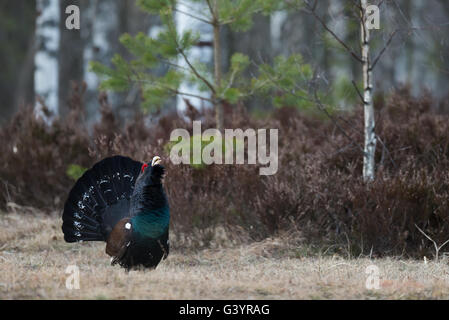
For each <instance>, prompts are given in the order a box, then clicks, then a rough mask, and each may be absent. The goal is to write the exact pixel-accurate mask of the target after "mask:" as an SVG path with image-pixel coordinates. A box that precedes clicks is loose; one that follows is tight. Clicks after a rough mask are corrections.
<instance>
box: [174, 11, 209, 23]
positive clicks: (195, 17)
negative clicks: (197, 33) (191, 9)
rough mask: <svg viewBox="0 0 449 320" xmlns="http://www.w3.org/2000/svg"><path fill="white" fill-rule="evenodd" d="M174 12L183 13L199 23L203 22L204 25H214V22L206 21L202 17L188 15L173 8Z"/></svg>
mask: <svg viewBox="0 0 449 320" xmlns="http://www.w3.org/2000/svg"><path fill="white" fill-rule="evenodd" d="M173 11H177V12H179V13H182V14H184V15H186V16H188V17H191V18H193V19H196V20H198V21H201V22H204V23H207V24H212V22H210V21H209V20H206V19H203V18H201V17H198V16H195V15H193V14H191V13H188V12H185V11H182V10H179V9H178V8H173Z"/></svg>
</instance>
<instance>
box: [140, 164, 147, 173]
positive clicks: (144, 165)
mask: <svg viewBox="0 0 449 320" xmlns="http://www.w3.org/2000/svg"><path fill="white" fill-rule="evenodd" d="M146 167H148V164H146V163H144V164H143V165H142V169H141V171H142V173H143V172H144V171H145V168H146Z"/></svg>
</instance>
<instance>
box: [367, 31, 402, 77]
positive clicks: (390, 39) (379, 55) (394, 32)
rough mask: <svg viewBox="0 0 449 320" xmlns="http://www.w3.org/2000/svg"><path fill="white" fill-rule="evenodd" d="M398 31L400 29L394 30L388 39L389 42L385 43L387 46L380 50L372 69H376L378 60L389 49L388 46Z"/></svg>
mask: <svg viewBox="0 0 449 320" xmlns="http://www.w3.org/2000/svg"><path fill="white" fill-rule="evenodd" d="M397 32H398V30H397V29H396V30H394V31H393V32H392V33H391V34H390V38H389V39H388V41H387V43H386V44H385V46H384V47H383V48H382V50H381V51H380V52H379V54H378V55H377V57H376V59H374V62H373V64H372V65H371V71H372V70H373V69H374V67H375V66H376V64H377V62H378V61H379V59H380V57H382V55H383V54H384V53H385V51H386V50H387V48H388V46H389V45H390V43H391V41H392V40H393V38H394V36H395V35H396V33H397Z"/></svg>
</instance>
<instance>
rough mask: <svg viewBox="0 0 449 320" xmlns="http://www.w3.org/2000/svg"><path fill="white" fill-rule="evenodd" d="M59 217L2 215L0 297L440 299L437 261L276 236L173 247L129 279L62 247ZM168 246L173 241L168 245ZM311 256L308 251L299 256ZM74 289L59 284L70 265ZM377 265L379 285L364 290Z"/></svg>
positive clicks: (90, 250)
mask: <svg viewBox="0 0 449 320" xmlns="http://www.w3.org/2000/svg"><path fill="white" fill-rule="evenodd" d="M60 223H61V221H60V218H59V217H58V216H57V215H56V214H54V215H52V216H48V215H42V214H34V215H20V214H18V213H10V214H0V230H1V232H0V299H446V298H448V297H449V278H448V272H449V268H448V266H447V262H446V258H443V259H440V262H438V263H435V262H432V261H430V262H428V263H427V264H425V263H424V262H422V261H413V260H401V259H393V258H386V259H376V260H370V259H368V258H358V259H343V258H341V257H336V256H333V257H332V256H323V255H320V254H314V255H310V252H309V251H308V250H307V249H305V247H304V248H298V247H293V246H291V245H289V244H288V242H286V241H283V240H281V239H270V240H266V241H264V242H261V243H254V244H250V245H241V246H235V247H233V248H221V249H209V250H202V251H199V252H196V253H195V252H189V253H186V252H182V251H181V250H180V249H178V250H173V252H171V254H170V256H169V258H168V259H167V260H165V261H164V262H162V263H161V264H160V265H159V267H158V268H157V269H156V270H154V271H132V272H130V273H129V274H127V273H126V272H125V271H124V270H123V269H120V268H119V267H112V266H110V265H109V259H108V257H107V256H106V254H105V253H104V244H103V243H83V244H67V243H65V242H64V240H63V238H62V233H61V231H60ZM172 241H173V240H172ZM305 252H309V253H305ZM72 264H76V265H77V266H78V267H79V268H80V286H81V288H80V289H79V290H68V289H66V287H65V282H66V278H67V277H68V274H66V273H65V270H66V267H67V266H68V265H72ZM371 264H375V265H376V266H378V268H379V270H380V272H381V274H380V278H381V280H380V284H381V288H380V289H378V290H367V289H366V287H365V282H366V278H367V274H365V269H366V267H367V266H369V265H371Z"/></svg>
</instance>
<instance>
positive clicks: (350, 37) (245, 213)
mask: <svg viewBox="0 0 449 320" xmlns="http://www.w3.org/2000/svg"><path fill="white" fill-rule="evenodd" d="M184 2H185V3H189V2H190V1H187V0H184ZM69 4H75V5H78V6H79V7H80V9H81V29H80V31H73V30H67V29H66V28H65V17H66V14H65V12H64V11H65V8H66V7H67V6H68V5H69ZM351 6H352V1H342V0H335V1H319V4H318V8H317V11H318V12H319V14H320V16H321V17H323V19H324V21H325V22H326V23H327V24H328V25H329V26H330V27H332V29H333V30H335V32H336V33H337V34H338V35H339V36H340V38H341V39H343V40H344V41H345V42H346V43H349V44H351V45H352V46H353V47H354V48H357V47H358V44H359V42H360V28H359V26H358V24H357V22H355V23H354V20H353V19H351V18H350V16H351V10H352V9H353V8H352V7H351ZM160 25H161V21H160V18H159V17H158V16H157V15H149V14H148V13H144V12H142V11H141V10H140V9H139V8H138V7H137V6H136V3H135V1H133V0H121V1H118V0H95V1H82V0H73V1H69V0H40V1H31V0H30V1H28V0H27V1H7V0H1V1H0V61H2V71H1V73H0V98H1V99H0V100H1V107H0V108H1V109H0V124H1V129H0V141H1V145H0V160H1V161H0V163H1V164H0V207H1V208H2V209H3V210H11V209H12V208H16V206H21V207H25V208H26V207H28V208H29V209H30V208H39V209H40V210H44V211H45V212H52V211H55V210H56V211H57V212H60V211H61V208H62V206H63V203H64V201H65V198H66V196H67V194H68V191H69V190H70V188H71V186H72V185H73V183H74V177H76V176H78V175H79V172H82V170H83V169H84V168H88V167H90V166H91V165H93V163H95V161H97V160H99V159H101V158H103V157H106V156H109V155H113V154H124V155H127V156H130V157H133V158H136V159H139V160H144V159H146V158H147V157H148V154H150V155H153V154H156V153H157V154H161V155H163V156H165V157H166V158H167V157H168V153H167V147H166V145H167V141H168V138H169V134H170V132H171V130H173V129H175V128H187V129H189V130H190V129H191V121H190V120H195V119H201V120H202V121H203V129H205V128H207V127H213V126H214V117H213V110H211V109H208V108H201V105H199V104H198V103H195V101H191V100H189V101H186V100H183V99H179V98H178V99H176V98H173V99H171V100H168V101H167V102H166V104H165V105H164V108H162V109H159V110H157V111H155V112H149V113H148V112H147V113H143V112H142V108H141V101H140V100H141V97H140V95H139V90H138V89H136V88H133V89H131V90H129V91H127V92H125V93H114V92H107V93H105V92H100V90H99V89H98V86H99V83H100V82H99V79H98V78H97V76H96V75H95V74H94V73H92V72H91V71H89V62H90V61H92V60H95V61H99V62H101V63H103V64H105V65H110V61H111V58H112V57H113V55H114V54H115V53H120V54H121V55H122V56H124V57H125V58H126V57H129V52H128V51H127V50H125V48H124V47H123V46H122V45H121V44H120V43H119V40H118V39H119V37H120V35H122V34H123V33H125V32H128V33H130V34H136V33H137V32H139V31H142V32H144V33H145V34H149V35H151V34H154V33H157V31H158V28H159V27H160ZM186 25H187V26H191V24H190V22H189V21H186V20H185V19H183V18H182V14H181V18H179V19H178V20H177V27H179V28H185V27H186ZM198 28H203V27H202V26H198ZM395 29H398V30H400V31H399V32H398V34H397V36H396V37H395V38H394V39H393V41H392V42H391V44H390V45H389V46H388V49H387V50H386V52H385V54H384V55H383V57H382V59H381V60H380V62H379V64H378V66H377V67H376V68H377V69H376V71H375V73H374V86H375V99H374V106H375V112H376V123H377V125H376V133H377V135H378V136H379V137H380V138H381V141H382V142H381V143H379V144H378V147H377V151H376V179H375V180H374V181H373V182H372V183H369V184H366V183H365V182H364V181H363V180H362V178H361V167H362V153H361V151H360V150H359V148H358V145H362V144H363V110H362V107H361V106H360V103H359V97H358V96H357V92H356V91H355V90H354V88H353V86H352V84H351V81H352V80H354V82H355V83H359V82H360V81H361V68H360V66H359V64H357V63H356V62H355V61H354V59H352V58H351V56H350V55H349V54H348V52H346V51H345V50H344V49H342V48H341V47H340V46H339V45H338V43H335V41H332V39H331V38H330V37H329V34H328V32H327V31H326V30H324V29H323V28H322V26H321V25H320V23H319V22H318V21H317V20H316V19H315V18H314V17H313V16H311V15H310V14H305V13H303V12H288V11H285V12H276V13H272V14H270V15H266V14H265V15H264V14H256V15H254V16H253V25H252V27H251V28H250V29H249V30H247V31H245V32H237V31H233V30H232V29H230V28H228V27H223V28H222V29H221V33H220V41H221V46H222V48H223V51H222V59H223V68H224V70H223V71H224V72H225V71H227V70H228V69H229V67H230V66H229V61H230V57H231V56H232V55H233V54H234V53H236V52H240V53H243V54H245V55H247V56H248V57H249V58H250V60H251V61H253V62H255V63H260V62H267V63H270V62H271V61H273V59H274V57H276V56H278V55H284V56H288V55H290V54H294V53H300V54H301V55H302V57H303V59H304V62H305V63H307V64H309V65H310V66H311V68H312V69H313V70H314V71H315V72H316V73H317V74H319V75H320V79H321V85H320V87H321V88H322V90H323V91H324V93H323V94H324V95H325V97H326V103H327V104H330V105H331V107H332V117H331V118H329V117H328V116H327V115H326V114H325V113H323V112H322V110H319V109H318V108H316V106H315V105H314V104H313V103H312V104H310V105H309V106H306V107H305V108H298V107H293V106H288V105H286V106H283V107H275V106H274V105H273V103H272V102H271V101H270V100H267V99H262V98H258V97H254V98H250V99H246V100H244V101H241V102H239V103H236V104H235V105H232V106H228V108H227V109H226V110H225V112H226V119H227V122H226V127H227V128H242V129H245V128H278V129H279V137H280V140H279V147H280V155H279V171H278V173H277V174H276V175H274V176H272V177H261V176H259V175H258V168H257V167H255V166H208V167H201V168H194V167H190V166H174V165H172V164H170V163H167V164H166V165H167V171H168V173H169V174H168V175H167V178H166V188H167V192H168V196H169V199H170V205H171V208H172V224H173V225H172V228H173V229H174V233H175V234H178V236H179V239H178V242H177V243H176V244H175V246H179V247H183V246H188V247H195V248H198V247H199V248H202V247H208V246H210V245H211V244H212V243H216V242H217V241H218V242H219V241H222V242H223V241H226V242H230V243H235V242H250V241H254V240H263V239H266V238H267V237H270V236H274V235H279V234H284V233H287V234H293V235H294V237H293V238H294V239H295V241H298V242H307V243H308V244H310V245H311V246H317V247H326V248H328V249H329V250H328V251H329V252H331V253H345V254H346V253H347V254H349V255H360V254H366V255H370V256H371V255H379V256H382V255H406V256H411V257H422V256H423V255H425V254H427V255H428V256H429V255H432V254H433V253H434V251H435V250H434V248H433V247H432V245H431V243H430V242H429V240H428V239H426V238H425V237H424V236H423V234H422V233H421V232H420V231H419V230H418V227H419V228H420V229H422V230H424V231H425V233H426V234H428V235H429V236H430V237H431V238H432V239H434V240H435V241H436V242H437V243H439V244H442V243H443V242H445V241H446V240H447V239H448V238H449V236H448V235H449V224H448V219H449V212H448V210H447V208H448V201H449V171H448V162H449V130H448V129H449V103H448V99H449V95H448V94H449V92H448V80H449V79H448V78H449V62H448V61H449V60H448V59H449V33H448V30H449V2H447V1H444V0H429V1H425V0H414V1H406V0H403V1H401V0H396V1H384V3H383V4H382V10H381V30H379V31H378V32H377V31H374V32H373V37H374V38H375V41H374V43H373V48H374V49H380V48H382V46H383V44H384V43H385V42H386V41H387V40H388V38H389V35H390V32H391V31H392V30H395ZM201 30H202V32H201V38H200V40H201V41H200V42H199V43H198V46H197V48H195V49H194V50H197V53H196V54H200V55H201V56H202V57H203V59H206V61H205V63H206V64H207V63H209V64H212V63H213V62H212V60H213V56H212V53H211V52H212V49H211V30H210V29H208V28H205V29H201ZM207 59H209V61H207ZM165 68H166V66H164V65H163V64H161V66H160V69H159V70H156V71H155V72H156V73H160V74H163V73H164V72H165ZM255 73H257V69H252V68H250V69H249V70H247V71H246V73H245V74H243V75H242V78H243V79H246V78H248V81H250V80H249V79H250V78H251V77H252V76H253V75H254V74H255ZM186 120H187V121H186ZM32 211H33V210H23V212H24V213H27V212H32ZM217 230H224V232H225V234H226V236H225V237H223V236H220V233H219V232H218V231H217ZM220 239H221V240H220ZM223 239H225V240H223Z"/></svg>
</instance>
